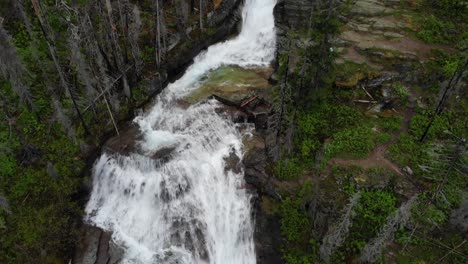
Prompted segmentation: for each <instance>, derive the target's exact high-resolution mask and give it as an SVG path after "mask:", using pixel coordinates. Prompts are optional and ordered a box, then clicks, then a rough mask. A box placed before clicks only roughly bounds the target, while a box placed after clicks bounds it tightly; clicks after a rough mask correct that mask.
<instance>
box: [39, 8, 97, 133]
mask: <svg viewBox="0 0 468 264" xmlns="http://www.w3.org/2000/svg"><path fill="white" fill-rule="evenodd" d="M31 2H32V4H33V7H34V12H35V14H36V17H37V18H38V20H39V24H40V26H41V29H42V33H43V35H44V38H45V40H46V43H47V46H48V47H49V53H50V56H51V57H52V60H53V62H54V65H55V69H56V70H57V73H58V75H59V79H60V83H61V84H62V87H63V88H64V90H65V94H66V95H67V96H68V97H70V99H71V100H72V102H73V107H74V108H75V111H76V113H77V115H78V118H79V120H80V121H81V124H82V125H83V129H84V131H85V134H86V135H88V134H89V130H88V127H87V125H86V122H85V121H84V118H83V115H82V114H81V111H80V109H79V107H78V104H77V102H76V98H75V95H74V93H73V91H72V89H71V88H70V84H69V83H68V80H67V78H66V75H65V73H64V72H63V69H62V67H61V66H60V62H59V58H58V56H57V51H56V47H55V44H54V40H53V37H52V36H53V33H52V28H51V27H50V25H49V23H48V22H47V18H46V16H45V14H44V13H43V12H42V7H41V4H40V2H39V0H31Z"/></svg>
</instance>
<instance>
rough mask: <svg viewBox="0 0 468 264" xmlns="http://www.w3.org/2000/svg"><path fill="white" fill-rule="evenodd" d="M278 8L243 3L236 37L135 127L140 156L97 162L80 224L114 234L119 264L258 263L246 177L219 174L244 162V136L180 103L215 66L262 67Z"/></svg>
mask: <svg viewBox="0 0 468 264" xmlns="http://www.w3.org/2000/svg"><path fill="white" fill-rule="evenodd" d="M275 3H276V0H245V3H244V7H243V11H242V19H243V20H242V31H241V33H240V34H239V35H238V36H237V37H235V38H234V39H232V40H228V41H225V42H223V43H219V44H216V45H213V46H211V47H209V48H208V49H207V50H206V51H204V52H202V53H201V54H199V55H198V56H197V57H196V58H195V59H194V63H193V64H192V65H191V66H190V67H189V68H188V69H187V70H186V72H185V74H184V75H183V76H182V77H181V78H180V79H179V80H177V81H175V82H174V83H171V84H169V85H168V86H167V87H166V89H165V90H164V91H163V93H161V94H160V95H159V96H158V97H157V98H156V100H155V104H154V106H153V108H152V109H151V110H150V111H148V112H147V113H145V114H142V115H141V116H138V117H136V118H135V120H134V122H135V123H136V124H138V126H139V128H140V132H141V133H142V138H141V140H140V141H139V144H138V147H139V151H137V153H131V154H128V155H118V154H103V155H102V156H101V157H100V158H99V159H98V160H97V162H96V164H95V166H94V168H93V190H92V193H91V197H90V200H89V202H88V204H87V206H86V219H85V220H86V221H88V222H91V223H92V224H94V225H97V226H99V227H101V228H103V229H105V230H108V231H112V239H113V241H114V242H115V243H117V244H118V245H120V246H121V247H122V248H124V250H125V255H124V259H123V263H171V264H175V263H178V264H189V263H210V264H250V263H256V258H255V249H254V242H253V228H254V227H253V219H252V212H251V210H252V208H251V202H250V200H251V195H250V194H249V193H248V192H247V191H246V190H245V188H244V179H243V176H244V175H243V172H235V171H232V170H227V169H226V158H227V157H229V156H232V155H236V156H238V157H239V158H241V159H242V155H243V145H242V134H241V132H239V130H238V129H237V128H236V125H235V124H234V123H232V122H231V121H230V120H228V119H227V118H225V117H223V116H221V115H219V114H217V113H216V112H215V110H216V108H219V107H220V105H219V104H218V103H217V102H216V101H214V100H209V101H206V102H201V103H198V104H194V105H192V106H190V107H188V108H183V107H180V106H178V104H177V100H178V99H181V98H183V97H185V96H187V95H188V94H190V93H191V92H193V91H194V90H196V89H197V88H198V87H200V85H201V84H202V82H203V77H204V76H206V74H207V73H209V72H210V71H211V70H214V69H216V68H218V67H220V66H222V65H239V66H241V67H245V68H249V67H259V66H267V65H269V64H270V62H271V60H272V59H273V58H274V52H275V46H276V43H275V29H274V18H273V7H274V5H275ZM161 153H166V155H165V156H164V158H160V156H161Z"/></svg>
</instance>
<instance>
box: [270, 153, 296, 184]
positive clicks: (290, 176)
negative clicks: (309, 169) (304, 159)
mask: <svg viewBox="0 0 468 264" xmlns="http://www.w3.org/2000/svg"><path fill="white" fill-rule="evenodd" d="M302 168H303V166H302V165H301V164H300V161H299V159H298V158H286V159H282V160H279V161H278V162H277V163H276V165H275V167H274V172H275V176H276V177H277V178H278V179H281V180H295V179H298V178H299V177H300V176H301V173H302Z"/></svg>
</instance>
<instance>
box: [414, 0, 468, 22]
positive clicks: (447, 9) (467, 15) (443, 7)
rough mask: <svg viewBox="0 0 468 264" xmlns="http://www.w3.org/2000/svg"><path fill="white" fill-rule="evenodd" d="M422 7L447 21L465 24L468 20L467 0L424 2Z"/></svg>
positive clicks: (428, 0) (431, 0)
mask: <svg viewBox="0 0 468 264" xmlns="http://www.w3.org/2000/svg"><path fill="white" fill-rule="evenodd" d="M422 5H423V6H425V7H427V8H430V9H432V10H433V11H434V12H435V13H436V14H437V15H439V16H441V17H444V18H446V19H454V20H459V21H465V22H466V19H468V4H467V3H466V1H465V0H423V1H422Z"/></svg>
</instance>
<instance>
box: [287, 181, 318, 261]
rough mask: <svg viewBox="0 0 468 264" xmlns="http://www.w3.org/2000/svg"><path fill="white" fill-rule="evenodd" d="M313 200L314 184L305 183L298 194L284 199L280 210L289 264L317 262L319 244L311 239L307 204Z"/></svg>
mask: <svg viewBox="0 0 468 264" xmlns="http://www.w3.org/2000/svg"><path fill="white" fill-rule="evenodd" d="M311 199H312V184H311V182H305V183H304V184H303V185H302V186H301V187H300V189H299V190H298V192H296V194H293V195H291V196H289V197H287V198H286V199H284V200H283V201H282V202H281V204H280V206H279V210H278V216H279V217H280V220H281V234H282V235H283V237H285V238H286V239H287V243H286V245H285V247H284V248H283V259H284V260H285V261H286V263H288V264H309V263H310V264H311V263H314V261H316V260H317V257H318V249H319V246H320V245H319V243H317V242H316V241H315V240H313V239H311V238H310V236H311V232H312V231H311V226H310V221H309V218H308V215H307V214H306V212H305V204H307V203H309V201H310V200H311Z"/></svg>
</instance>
